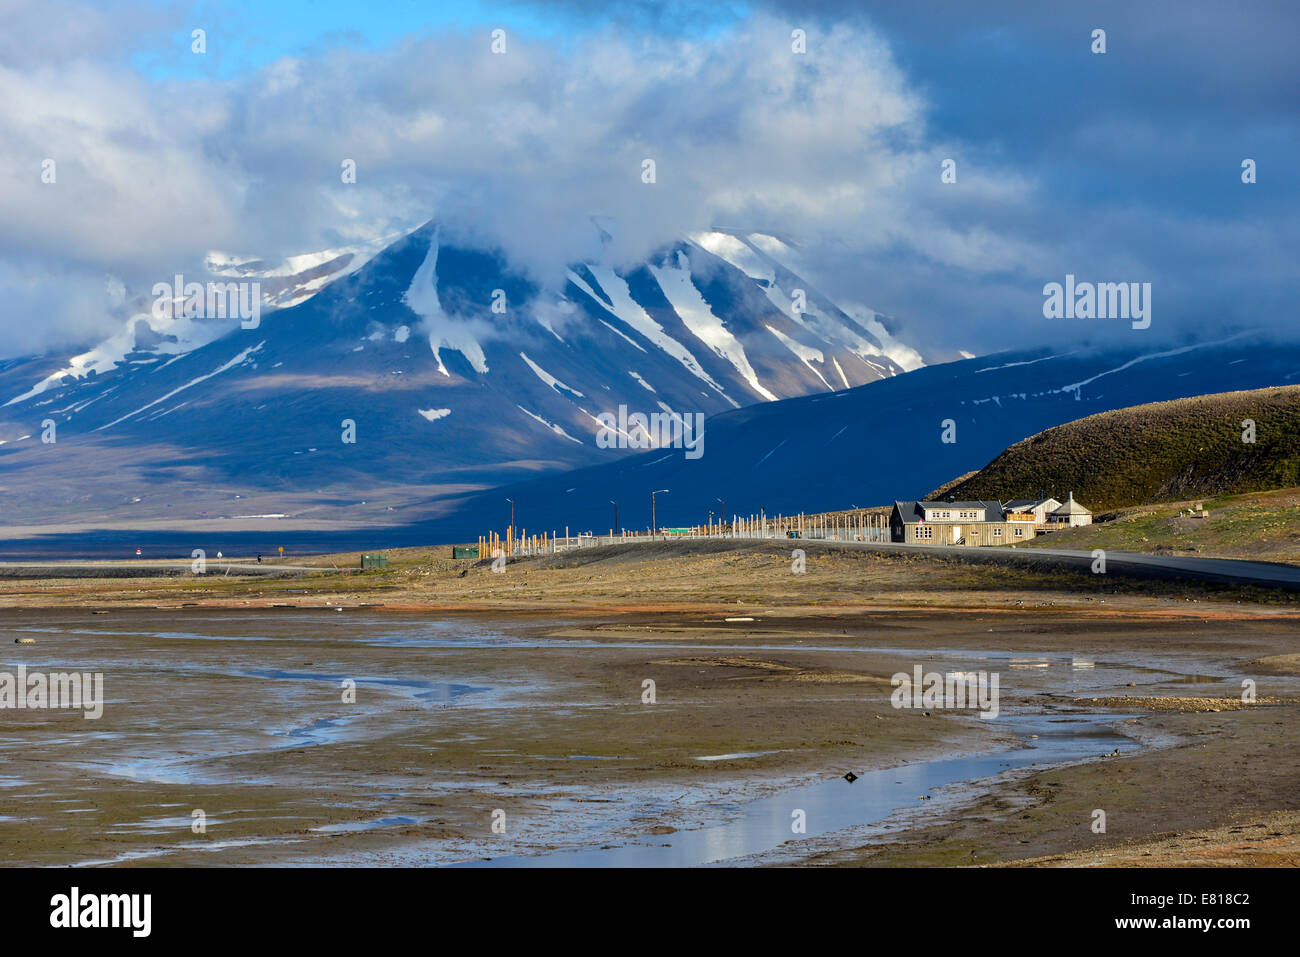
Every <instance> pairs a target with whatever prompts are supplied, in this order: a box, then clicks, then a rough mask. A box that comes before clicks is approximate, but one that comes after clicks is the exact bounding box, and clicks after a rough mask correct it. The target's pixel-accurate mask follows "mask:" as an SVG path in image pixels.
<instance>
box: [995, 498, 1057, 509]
mask: <svg viewBox="0 0 1300 957" xmlns="http://www.w3.org/2000/svg"><path fill="white" fill-rule="evenodd" d="M1048 502H1056V504H1057V505H1058V506H1059V505H1060V504H1061V503H1060V501H1058V500H1057V499H1054V498H1052V496H1050V495H1049V496H1047V498H1017V499H1012V500H1011V501H1010V502H1003V503H1002V507H1003V508H1004V509H1006V510H1007V511H1008V512H1027V511H1029V510H1030V509H1035V508H1038V506H1040V505H1046V504H1047V503H1048Z"/></svg>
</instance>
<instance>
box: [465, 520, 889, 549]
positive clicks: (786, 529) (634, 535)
mask: <svg viewBox="0 0 1300 957" xmlns="http://www.w3.org/2000/svg"><path fill="white" fill-rule="evenodd" d="M700 538H709V539H741V540H755V539H757V540H763V539H768V540H773V541H775V540H786V541H791V540H792V541H798V540H800V539H808V540H811V541H831V542H888V541H890V531H889V516H888V515H887V514H885V513H882V512H867V511H860V512H851V513H837V514H829V515H827V514H818V515H805V514H804V513H802V512H801V513H799V514H798V515H777V516H775V517H772V516H765V515H762V514H759V515H750V516H740V515H737V516H735V517H734V518H732V520H731V521H730V522H714V523H706V524H703V525H692V526H690V527H686V528H661V529H658V530H657V531H655V530H651V529H646V530H644V531H637V532H631V531H628V530H627V529H622V530H621V531H619V532H615V531H614V529H612V528H611V529H609V531H608V532H607V533H605V534H603V535H602V534H599V533H596V532H592V531H586V532H578V533H576V534H571V533H570V530H569V528H568V527H567V526H566V527H565V529H564V534H563V535H561V534H560V533H559V530H558V529H557V530H552V531H550V532H535V533H533V534H531V535H530V534H529V533H528V529H526V528H521V529H519V532H518V534H517V535H516V534H515V531H514V529H510V528H508V529H506V533H505V534H504V535H500V534H497V533H496V532H489V533H488V534H486V535H481V536H479V540H478V545H479V556H480V557H483V558H497V557H501V556H507V557H510V558H521V557H528V556H534V555H554V554H557V553H559V552H564V551H569V550H571V549H574V548H588V547H591V546H593V545H614V544H618V543H621V542H650V541H673V540H675V539H700Z"/></svg>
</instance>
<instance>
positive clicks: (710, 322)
mask: <svg viewBox="0 0 1300 957" xmlns="http://www.w3.org/2000/svg"><path fill="white" fill-rule="evenodd" d="M650 272H651V274H653V275H654V277H655V280H656V281H657V282H658V283H659V288H660V289H662V290H663V292H664V296H665V297H666V298H667V299H668V304H669V305H671V306H672V307H673V309H674V310H676V312H677V315H679V316H681V319H682V322H683V323H685V325H686V328H687V329H689V330H691V332H693V333H694V334H695V337H696V338H697V339H699V340H700V341H701V342H703V343H704V344H705V345H706V346H708V347H709V348H710V349H712V350H713V351H714V352H716V353H717V354H718V355H719V356H721V357H722V358H723V359H726V360H727V361H728V362H730V363H731V364H732V365H733V366H735V368H736V371H737V372H739V373H740V374H741V375H742V376H744V377H745V381H746V382H748V383H749V385H750V388H752V389H753V390H754V391H755V392H757V393H758V394H759V395H761V396H762V397H763V398H765V399H767V400H768V401H769V402H775V401H776V396H774V395H773V394H772V393H771V392H769V391H768V390H767V389H766V388H764V387H763V384H762V383H761V382H759V381H758V375H757V373H755V372H754V369H753V367H752V366H751V365H750V364H749V359H748V357H746V355H745V347H744V346H743V345H741V344H740V340H739V339H737V338H736V337H735V336H734V335H732V334H731V330H730V329H728V328H727V327H726V325H725V324H724V323H723V321H722V320H721V319H719V318H718V317H717V316H715V315H714V314H713V310H711V309H710V308H709V304H708V303H707V302H705V301H704V297H703V296H702V295H700V290H699V289H697V288H696V286H695V284H694V283H693V282H691V268H690V260H689V259H687V257H686V254H685V253H684V252H680V251H679V252H678V253H677V266H676V268H673V267H671V266H651V267H650Z"/></svg>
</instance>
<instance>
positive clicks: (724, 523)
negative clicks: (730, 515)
mask: <svg viewBox="0 0 1300 957" xmlns="http://www.w3.org/2000/svg"><path fill="white" fill-rule="evenodd" d="M714 501H715V502H717V503H718V504H719V505H721V506H722V534H723V536H724V537H725V536H726V534H727V500H726V499H723V498H719V499H714Z"/></svg>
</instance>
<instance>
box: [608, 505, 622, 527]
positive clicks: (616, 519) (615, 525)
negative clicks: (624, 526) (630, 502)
mask: <svg viewBox="0 0 1300 957" xmlns="http://www.w3.org/2000/svg"><path fill="white" fill-rule="evenodd" d="M609 504H610V505H613V506H614V531H615V532H617V531H618V530H619V527H620V526H619V524H618V502H616V501H614V500H613V499H612V498H611V499H610V500H609Z"/></svg>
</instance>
